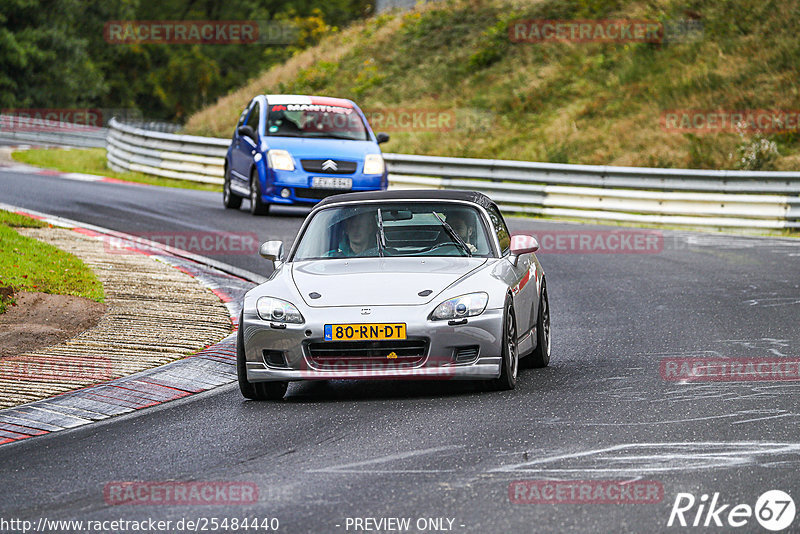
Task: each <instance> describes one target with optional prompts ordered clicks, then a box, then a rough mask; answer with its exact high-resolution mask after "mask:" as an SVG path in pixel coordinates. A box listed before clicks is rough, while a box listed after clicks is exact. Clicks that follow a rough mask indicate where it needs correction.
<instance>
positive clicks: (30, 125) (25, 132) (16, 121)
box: [0, 115, 108, 148]
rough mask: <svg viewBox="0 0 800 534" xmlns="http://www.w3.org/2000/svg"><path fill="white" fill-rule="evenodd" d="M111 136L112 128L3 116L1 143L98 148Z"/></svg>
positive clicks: (0, 129)
mask: <svg viewBox="0 0 800 534" xmlns="http://www.w3.org/2000/svg"><path fill="white" fill-rule="evenodd" d="M107 136H108V128H97V127H91V126H85V125H80V124H70V123H66V122H58V121H49V120H45V121H43V120H41V119H35V118H24V117H19V116H12V115H0V140H1V141H5V142H8V143H12V144H32V145H55V146H68V147H81V148H97V147H104V146H106V137H107Z"/></svg>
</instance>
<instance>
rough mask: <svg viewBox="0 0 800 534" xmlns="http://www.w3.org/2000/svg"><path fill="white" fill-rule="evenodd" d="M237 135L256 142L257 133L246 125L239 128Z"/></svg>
mask: <svg viewBox="0 0 800 534" xmlns="http://www.w3.org/2000/svg"><path fill="white" fill-rule="evenodd" d="M236 133H238V134H239V135H241V136H242V137H249V138H250V139H252V140H253V141H255V140H256V132H254V131H253V128H252V127H250V126H248V125H247V124H245V125H244V126H239V127H238V128H237V129H236Z"/></svg>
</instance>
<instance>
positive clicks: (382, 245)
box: [378, 208, 386, 258]
mask: <svg viewBox="0 0 800 534" xmlns="http://www.w3.org/2000/svg"><path fill="white" fill-rule="evenodd" d="M385 249H386V235H385V234H384V233H383V214H382V213H381V209H380V208H378V254H379V255H380V257H381V258H382V257H383V251H384V250H385Z"/></svg>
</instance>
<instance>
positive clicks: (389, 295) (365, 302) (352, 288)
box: [292, 257, 487, 308]
mask: <svg viewBox="0 0 800 534" xmlns="http://www.w3.org/2000/svg"><path fill="white" fill-rule="evenodd" d="M486 261H487V260H486V258H466V257H461V258H457V257H448V258H435V257H426V258H348V259H329V260H316V261H303V262H296V263H295V264H293V265H292V278H293V280H294V284H295V286H296V287H297V290H298V291H299V292H300V294H301V295H302V297H303V300H304V301H305V303H306V304H307V305H309V306H312V307H315V308H321V307H325V306H392V305H394V306H409V305H419V304H427V303H429V302H430V301H431V300H433V299H434V298H436V297H437V296H438V295H439V294H440V293H441V292H442V291H444V290H445V289H446V288H447V287H449V286H450V285H452V284H453V283H455V282H456V281H457V280H459V279H460V278H463V277H465V276H466V275H468V274H469V273H471V272H472V271H474V270H476V269H478V268H479V267H481V266H482V265H484V264H485V263H486ZM428 291H430V293H428ZM311 293H317V294H319V295H320V296H319V297H318V298H316V299H312V298H311V297H309V294H311ZM420 293H423V294H422V295H420Z"/></svg>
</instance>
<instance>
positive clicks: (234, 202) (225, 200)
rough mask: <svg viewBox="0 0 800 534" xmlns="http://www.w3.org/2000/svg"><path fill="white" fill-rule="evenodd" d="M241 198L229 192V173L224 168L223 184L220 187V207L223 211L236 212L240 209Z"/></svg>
mask: <svg viewBox="0 0 800 534" xmlns="http://www.w3.org/2000/svg"><path fill="white" fill-rule="evenodd" d="M242 200H243V199H242V197H240V196H239V195H237V194H236V193H234V192H233V191H231V171H230V170H229V169H228V166H227V165H226V166H225V183H224V184H223V186H222V205H223V206H225V209H229V210H238V209H239V208H241V207H242Z"/></svg>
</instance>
